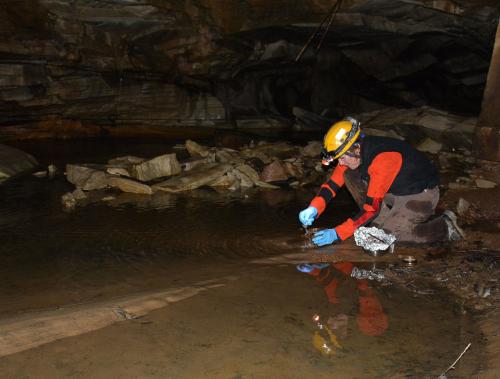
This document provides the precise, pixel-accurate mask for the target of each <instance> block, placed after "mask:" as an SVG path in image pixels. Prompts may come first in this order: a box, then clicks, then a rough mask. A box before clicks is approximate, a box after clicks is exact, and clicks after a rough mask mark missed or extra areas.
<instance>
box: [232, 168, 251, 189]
mask: <svg viewBox="0 0 500 379" xmlns="http://www.w3.org/2000/svg"><path fill="white" fill-rule="evenodd" d="M232 174H233V175H234V176H235V177H236V178H238V180H239V181H240V186H241V187H253V185H254V181H253V180H252V179H250V178H249V177H248V176H247V175H245V174H244V173H243V172H241V171H239V170H233V171H232Z"/></svg>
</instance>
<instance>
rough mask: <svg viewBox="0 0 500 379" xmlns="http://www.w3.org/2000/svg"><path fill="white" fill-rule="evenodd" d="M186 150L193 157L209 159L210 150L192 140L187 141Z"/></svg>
mask: <svg viewBox="0 0 500 379" xmlns="http://www.w3.org/2000/svg"><path fill="white" fill-rule="evenodd" d="M186 150H187V151H188V153H189V155H191V156H192V157H208V155H209V154H210V149H209V148H208V147H206V146H203V145H200V144H199V143H196V142H194V141H192V140H190V139H188V140H186Z"/></svg>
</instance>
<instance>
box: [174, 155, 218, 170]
mask: <svg viewBox="0 0 500 379" xmlns="http://www.w3.org/2000/svg"><path fill="white" fill-rule="evenodd" d="M206 163H214V162H213V161H212V157H211V156H208V157H205V158H198V157H191V158H189V159H186V160H185V161H182V162H180V165H181V168H182V171H190V170H192V169H193V168H195V167H196V166H199V165H202V164H206Z"/></svg>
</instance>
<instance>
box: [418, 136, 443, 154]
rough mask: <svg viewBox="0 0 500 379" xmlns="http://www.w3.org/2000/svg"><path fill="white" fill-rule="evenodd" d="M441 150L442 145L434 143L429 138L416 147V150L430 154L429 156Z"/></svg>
mask: <svg viewBox="0 0 500 379" xmlns="http://www.w3.org/2000/svg"><path fill="white" fill-rule="evenodd" d="M442 148H443V145H442V144H441V143H439V142H437V141H434V140H433V139H431V138H426V139H425V140H424V141H422V142H421V143H420V144H419V145H418V146H417V150H420V151H423V152H426V153H431V154H437V153H439V152H440V151H441V149H442Z"/></svg>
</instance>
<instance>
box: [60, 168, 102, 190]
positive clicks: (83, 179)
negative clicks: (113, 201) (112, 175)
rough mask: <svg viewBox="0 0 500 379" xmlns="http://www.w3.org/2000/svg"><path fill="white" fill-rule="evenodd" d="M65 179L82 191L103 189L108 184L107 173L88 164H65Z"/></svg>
mask: <svg viewBox="0 0 500 379" xmlns="http://www.w3.org/2000/svg"><path fill="white" fill-rule="evenodd" d="M66 179H67V180H68V181H69V182H70V183H72V184H74V185H75V186H76V187H79V188H81V189H83V190H84V191H92V190H96V189H103V188H107V187H108V186H109V184H108V174H106V173H105V172H104V171H101V170H99V169H96V168H94V167H90V166H88V165H74V164H68V165H66Z"/></svg>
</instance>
